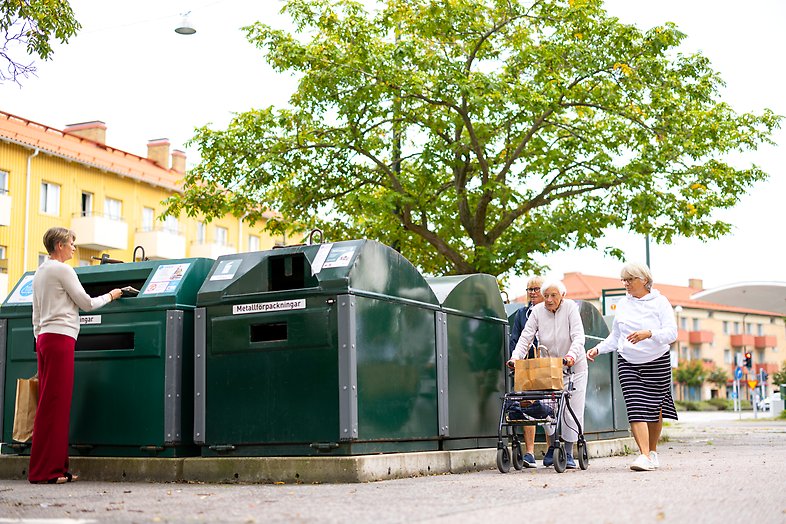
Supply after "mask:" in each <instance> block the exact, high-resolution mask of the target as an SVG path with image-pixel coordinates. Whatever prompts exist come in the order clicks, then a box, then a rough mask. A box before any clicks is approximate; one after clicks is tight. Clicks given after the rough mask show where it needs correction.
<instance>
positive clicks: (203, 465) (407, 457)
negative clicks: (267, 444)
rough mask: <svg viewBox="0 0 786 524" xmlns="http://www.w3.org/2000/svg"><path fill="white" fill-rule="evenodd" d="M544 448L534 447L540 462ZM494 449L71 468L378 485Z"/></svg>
mask: <svg viewBox="0 0 786 524" xmlns="http://www.w3.org/2000/svg"><path fill="white" fill-rule="evenodd" d="M635 449H636V444H635V442H634V441H633V439H632V438H630V437H627V438H619V439H611V440H599V441H591V442H588V443H587V450H588V452H589V455H590V457H608V456H613V455H625V454H627V453H630V452H632V451H633V450H635ZM544 452H545V445H544V444H540V443H538V444H536V446H535V456H536V458H537V459H538V460H540V458H541V457H542V456H543V453H544ZM496 456H497V450H496V449H494V448H483V449H467V450H457V451H427V452H417V453H388V454H380V455H356V456H349V457H238V458H233V457H221V458H206V457H190V458H123V457H72V458H71V459H70V460H71V470H72V471H73V472H74V473H76V474H78V475H80V476H81V477H82V479H84V480H92V481H108V482H207V483H242V484H258V483H274V482H282V483H287V484H294V483H303V484H321V483H326V484H327V483H331V484H334V483H354V482H374V481H378V480H390V479H397V478H407V477H418V476H425V475H443V474H447V473H466V472H470V471H482V470H487V469H494V468H496ZM28 461H29V457H26V456H18V455H2V456H0V479H4V480H25V479H27V467H28Z"/></svg>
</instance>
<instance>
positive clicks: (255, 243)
mask: <svg viewBox="0 0 786 524" xmlns="http://www.w3.org/2000/svg"><path fill="white" fill-rule="evenodd" d="M248 251H249V252H253V251H259V237H258V236H256V235H248Z"/></svg>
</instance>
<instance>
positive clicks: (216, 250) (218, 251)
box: [189, 242, 237, 259]
mask: <svg viewBox="0 0 786 524" xmlns="http://www.w3.org/2000/svg"><path fill="white" fill-rule="evenodd" d="M235 253H237V251H236V250H235V248H234V246H232V245H230V244H217V243H215V242H194V243H193V244H191V253H190V254H189V256H190V257H192V258H212V259H216V258H218V257H220V256H222V255H234V254H235Z"/></svg>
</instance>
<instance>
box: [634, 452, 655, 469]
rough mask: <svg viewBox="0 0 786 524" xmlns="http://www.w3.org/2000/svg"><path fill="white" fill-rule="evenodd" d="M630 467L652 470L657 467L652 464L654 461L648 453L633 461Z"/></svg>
mask: <svg viewBox="0 0 786 524" xmlns="http://www.w3.org/2000/svg"><path fill="white" fill-rule="evenodd" d="M630 469H632V470H633V471H652V470H654V469H655V467H654V466H653V465H652V461H651V460H650V459H649V457H648V456H647V455H639V456H638V457H637V458H636V460H634V461H633V464H631V465H630Z"/></svg>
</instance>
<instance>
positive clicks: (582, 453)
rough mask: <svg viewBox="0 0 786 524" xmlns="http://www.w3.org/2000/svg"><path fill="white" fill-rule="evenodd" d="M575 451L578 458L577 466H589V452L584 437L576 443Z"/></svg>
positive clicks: (583, 467) (584, 467)
mask: <svg viewBox="0 0 786 524" xmlns="http://www.w3.org/2000/svg"><path fill="white" fill-rule="evenodd" d="M576 452H577V453H576V454H577V455H578V458H579V467H580V468H581V469H587V468H588V467H589V452H588V451H587V442H586V441H585V440H584V439H580V440H579V441H578V442H577V443H576Z"/></svg>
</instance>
